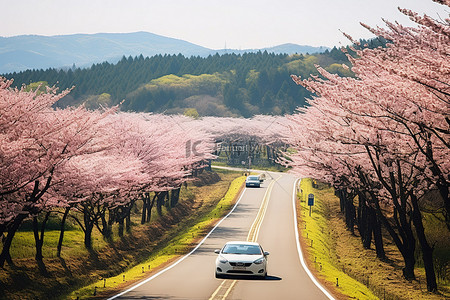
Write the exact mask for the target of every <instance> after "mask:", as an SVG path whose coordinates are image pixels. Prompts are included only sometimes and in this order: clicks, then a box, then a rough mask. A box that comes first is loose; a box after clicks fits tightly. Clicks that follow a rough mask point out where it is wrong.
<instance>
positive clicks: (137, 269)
mask: <svg viewBox="0 0 450 300" xmlns="http://www.w3.org/2000/svg"><path fill="white" fill-rule="evenodd" d="M244 182H245V177H244V176H241V177H238V178H236V179H234V180H233V181H232V182H231V184H230V187H229V189H228V191H227V193H226V194H225V196H224V197H223V198H222V199H221V200H220V201H219V202H218V204H217V205H216V206H215V207H214V208H213V209H212V210H211V211H209V212H208V213H207V214H205V215H203V216H201V217H199V218H198V219H197V220H195V224H194V225H193V226H191V227H187V228H184V229H183V230H182V231H180V232H178V233H177V235H176V236H175V237H174V238H173V239H171V240H170V241H169V242H168V243H167V245H166V246H165V247H163V248H162V249H160V250H159V251H158V252H156V253H153V254H152V255H151V256H150V257H149V258H148V259H147V260H146V261H144V262H143V263H140V264H138V265H136V266H134V267H132V268H131V269H129V270H127V271H126V272H123V273H121V274H119V275H117V276H113V277H109V278H106V281H104V279H102V280H99V281H97V282H95V283H93V284H90V285H89V286H86V287H83V288H81V289H79V290H77V291H75V292H73V293H72V295H71V297H73V298H76V297H81V298H83V297H87V296H90V295H93V293H94V291H95V290H97V291H98V292H101V293H104V294H109V293H111V292H113V291H117V290H118V289H120V288H121V287H124V286H125V285H126V284H127V282H128V283H130V282H135V281H137V280H139V279H142V278H144V277H147V276H149V275H148V274H146V273H148V272H149V271H153V270H155V269H156V270H158V269H159V268H161V267H162V266H164V265H166V264H167V263H169V262H171V261H173V260H174V259H176V258H178V257H180V256H181V255H184V254H186V253H187V252H188V251H189V250H190V249H191V248H192V247H193V245H194V243H195V242H196V241H198V240H199V239H200V238H202V237H203V236H204V235H205V232H206V231H207V230H209V229H210V228H211V227H212V226H213V224H215V223H216V222H217V221H218V220H219V219H220V218H221V217H222V216H223V215H225V214H226V213H227V212H228V211H229V210H230V209H231V207H232V206H233V205H234V201H235V200H236V197H237V195H238V193H239V191H240V189H241V187H242V186H243V183H244ZM152 274H153V273H152Z"/></svg>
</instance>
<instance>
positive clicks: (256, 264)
mask: <svg viewBox="0 0 450 300" xmlns="http://www.w3.org/2000/svg"><path fill="white" fill-rule="evenodd" d="M214 252H215V253H216V254H218V255H217V259H216V278H221V277H224V276H225V275H245V276H259V277H262V278H265V277H266V276H267V256H268V255H269V252H264V250H263V248H262V247H261V245H260V244H258V243H253V242H228V243H226V244H225V246H223V248H222V250H215V251H214Z"/></svg>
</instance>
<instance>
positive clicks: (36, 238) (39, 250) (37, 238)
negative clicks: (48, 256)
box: [33, 212, 51, 262]
mask: <svg viewBox="0 0 450 300" xmlns="http://www.w3.org/2000/svg"><path fill="white" fill-rule="evenodd" d="M50 213H51V212H46V213H45V217H44V220H43V221H42V224H41V229H40V236H39V221H38V218H37V216H36V217H33V232H34V241H35V245H36V256H35V258H36V260H37V261H39V262H42V259H43V258H44V256H43V255H42V246H43V245H44V233H45V226H46V224H47V221H48V218H49V217H50Z"/></svg>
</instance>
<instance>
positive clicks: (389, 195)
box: [289, 1, 450, 291]
mask: <svg viewBox="0 0 450 300" xmlns="http://www.w3.org/2000/svg"><path fill="white" fill-rule="evenodd" d="M436 2H439V3H441V4H445V5H447V6H449V2H448V1H436ZM400 11H401V12H402V13H404V14H405V15H407V16H409V17H410V18H411V19H412V20H413V21H415V22H416V23H417V25H418V27H417V28H410V27H405V26H402V25H400V24H398V23H391V22H388V21H385V23H386V26H387V29H381V28H376V29H375V28H370V27H368V26H366V25H364V24H363V26H365V27H366V28H368V29H369V30H370V31H371V32H373V33H374V34H375V35H376V36H382V37H384V38H385V39H386V40H388V41H391V43H390V44H389V45H388V47H387V48H377V49H367V48H366V49H364V47H363V45H360V46H361V48H362V49H361V50H357V49H355V51H356V53H357V58H356V59H355V58H352V57H351V56H348V57H349V60H350V61H351V63H352V69H351V70H352V71H353V72H354V73H355V74H356V78H349V77H340V76H337V75H333V74H331V73H329V72H327V71H326V70H324V69H323V68H320V67H318V71H319V72H320V76H314V77H313V78H312V79H307V80H302V79H300V78H299V77H297V76H293V79H294V81H295V82H296V83H298V84H299V85H302V86H303V87H306V88H307V89H309V90H310V91H311V92H313V93H315V95H316V96H315V97H313V99H311V100H310V101H309V104H310V106H309V107H308V108H305V109H301V110H300V111H299V113H297V114H296V115H294V116H292V117H290V118H289V119H290V120H291V122H292V124H291V134H292V136H291V138H290V139H289V142H290V144H291V145H293V146H294V147H295V148H296V149H297V150H298V152H297V154H295V155H293V156H292V159H293V162H291V165H292V166H293V167H294V169H295V170H297V171H298V172H299V173H300V174H301V175H302V176H311V177H314V178H320V179H324V180H326V181H328V182H330V183H332V184H333V185H334V186H335V188H336V189H337V191H338V195H339V197H340V199H341V209H342V210H343V212H345V219H346V223H347V226H348V228H349V229H351V230H353V228H354V222H355V221H356V222H357V224H358V229H359V231H360V234H361V238H362V240H363V243H364V246H365V247H370V244H371V240H372V236H373V237H374V241H375V247H376V250H377V251H376V252H377V255H378V257H379V258H381V259H383V258H384V257H385V253H384V249H383V240H382V236H381V234H382V231H381V226H383V227H384V228H385V229H386V230H387V232H388V233H389V234H390V236H391V237H392V239H393V241H394V243H395V245H396V246H397V248H398V249H399V251H400V253H401V254H402V256H403V259H404V264H405V266H404V269H403V275H404V277H405V278H406V279H408V280H411V279H414V278H415V275H414V266H415V263H416V261H415V256H414V253H415V251H416V249H415V247H416V241H418V245H420V250H421V253H422V257H423V262H424V266H425V271H426V278H427V288H428V290H429V291H436V290H437V284H436V276H435V272H434V266H433V246H432V245H430V242H429V241H428V240H427V237H426V235H425V228H424V223H423V211H424V210H425V209H428V210H430V209H435V210H437V212H438V213H439V214H440V215H441V216H442V218H443V219H444V220H445V223H446V224H447V230H450V200H449V181H448V179H449V170H450V161H449V159H448V158H449V146H450V145H449V138H450V136H449V134H450V115H449V105H450V85H449V83H450V71H449V70H450V69H449V63H448V62H449V55H450V48H449V45H450V34H449V32H450V26H449V19H445V20H440V21H437V20H434V19H432V18H430V17H429V16H426V15H425V16H419V15H418V14H416V13H414V12H412V11H409V10H404V9H401V10H400ZM348 38H350V39H351V37H350V36H348ZM351 40H352V39H351ZM352 41H353V40H352ZM354 42H355V43H356V44H358V42H356V41H354ZM432 191H436V193H438V194H439V195H440V197H439V199H440V200H439V201H437V203H434V204H430V203H427V202H425V199H426V198H427V196H429V194H430V193H431V192H432ZM355 196H358V200H359V204H358V207H355V206H354V197H355ZM355 215H357V218H356V220H355Z"/></svg>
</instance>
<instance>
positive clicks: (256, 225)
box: [209, 175, 281, 300]
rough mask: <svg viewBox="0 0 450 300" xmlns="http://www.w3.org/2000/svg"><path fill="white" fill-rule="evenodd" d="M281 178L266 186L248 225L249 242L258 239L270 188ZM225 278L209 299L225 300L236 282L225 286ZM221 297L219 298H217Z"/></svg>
mask: <svg viewBox="0 0 450 300" xmlns="http://www.w3.org/2000/svg"><path fill="white" fill-rule="evenodd" d="M280 178H281V175H279V177H278V178H277V179H275V180H273V181H272V182H271V183H269V186H268V187H267V190H266V192H265V194H264V198H263V201H262V203H261V206H260V208H259V211H258V214H257V215H256V218H255V221H253V224H252V226H251V227H250V231H249V233H248V236H247V241H249V242H256V241H257V240H258V235H259V230H260V228H261V224H262V221H263V219H264V216H265V214H266V210H267V206H268V205H269V198H270V194H271V192H272V188H273V186H274V184H275V182H276V181H277V180H278V179H280ZM227 282H230V281H227V280H224V281H222V283H221V284H220V285H219V287H218V288H217V289H216V290H215V291H214V293H213V294H212V295H211V297H210V298H209V300H214V299H222V300H225V299H226V298H227V297H228V295H229V294H230V292H231V290H232V289H233V287H234V285H235V284H236V283H237V280H233V281H232V282H231V284H230V285H229V286H228V288H227V284H226V283H227ZM224 288H226V291H225V293H224V294H223V295H221V294H219V292H220V290H222V289H224ZM219 297H221V298H219Z"/></svg>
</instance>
